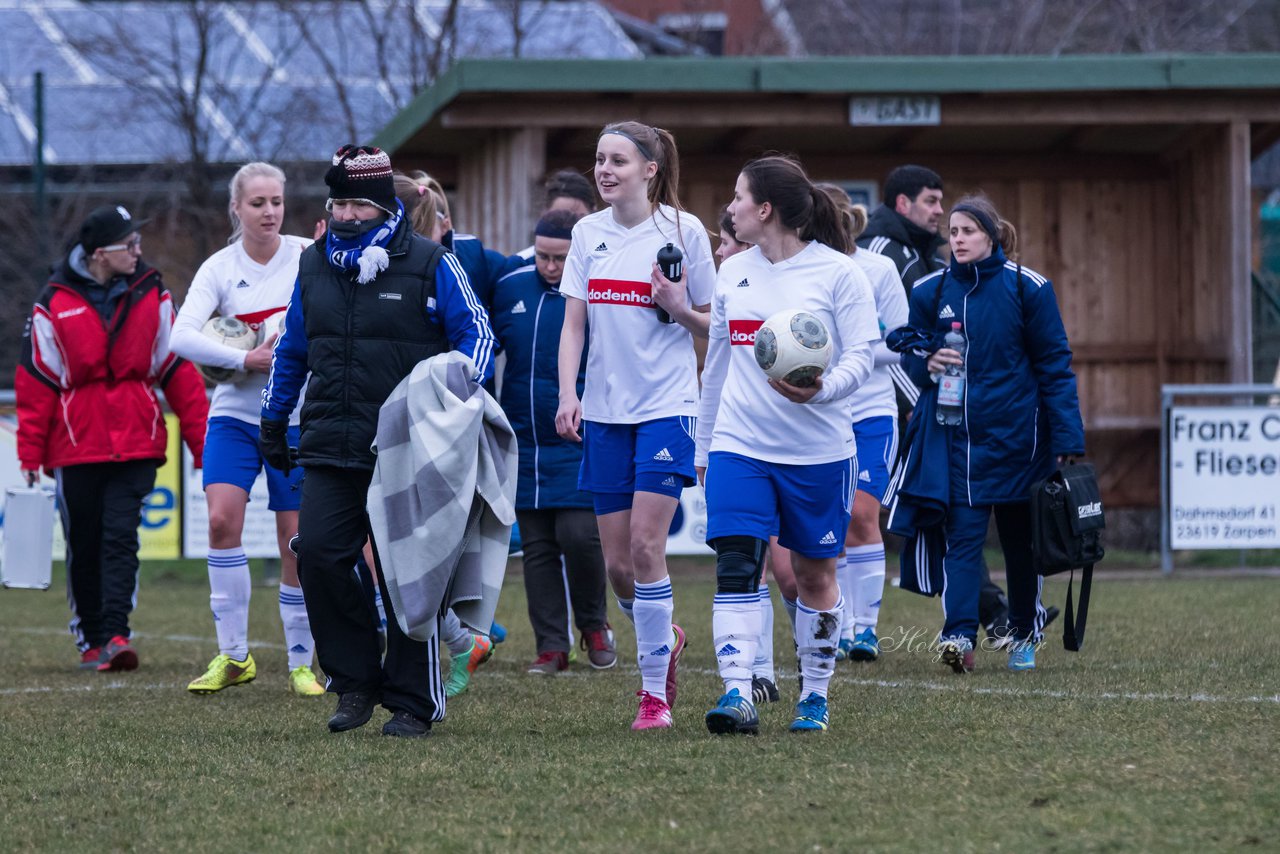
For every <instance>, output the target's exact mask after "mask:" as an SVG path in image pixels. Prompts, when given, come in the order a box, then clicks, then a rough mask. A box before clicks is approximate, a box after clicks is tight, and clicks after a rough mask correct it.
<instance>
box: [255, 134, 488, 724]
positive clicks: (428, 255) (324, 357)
mask: <svg viewBox="0 0 1280 854" xmlns="http://www.w3.org/2000/svg"><path fill="white" fill-rule="evenodd" d="M325 183H326V184H328V185H329V201H328V205H327V206H328V208H329V211H330V214H331V217H330V219H329V223H328V233H327V234H326V235H325V237H324V239H323V240H320V241H317V242H316V243H315V245H314V247H313V248H311V249H308V250H307V251H306V252H304V253H303V254H302V258H301V261H300V262H299V266H298V281H297V284H296V285H295V286H294V292H293V298H292V299H291V300H290V302H289V311H288V314H287V316H286V319H285V327H284V332H283V333H282V334H281V335H280V338H279V339H278V340H277V341H276V346H275V354H274V358H273V362H272V369H271V375H270V377H269V379H268V380H267V387H266V390H265V391H264V392H263V406H262V426H261V432H260V436H259V440H258V441H259V446H260V447H261V449H262V454H263V457H264V458H265V459H266V460H267V462H269V463H270V464H271V465H273V466H276V467H277V468H280V469H282V470H284V471H285V473H286V474H287V473H288V471H289V469H290V468H291V467H292V466H294V465H301V466H302V467H303V468H304V469H305V470H306V476H305V477H304V478H303V481H302V507H301V509H300V511H299V517H298V538H297V543H296V545H297V553H298V575H299V579H300V581H301V583H302V592H303V596H304V598H305V600H306V604H307V613H308V615H309V616H310V618H311V630H312V634H313V635H314V636H315V641H316V653H317V655H318V656H319V659H320V666H321V667H322V668H323V669H324V672H325V673H326V674H327V675H328V677H329V684H328V689H329V690H330V691H332V692H334V693H336V694H338V707H337V710H336V712H335V713H334V715H333V717H331V718H330V719H329V729H330V731H332V732H343V731H345V730H351V729H355V728H357V727H360V726H363V725H364V724H366V723H368V721H369V719H370V718H371V717H372V715H373V709H374V707H375V706H376V705H377V704H378V703H379V702H381V703H382V705H383V706H385V707H386V708H387V709H388V710H389V711H390V712H391V713H392V717H391V720H389V721H387V723H386V725H385V726H383V728H382V733H383V735H392V736H407V737H419V736H424V735H428V734H430V732H431V724H432V722H434V721H440V720H442V719H443V718H444V712H445V692H444V686H443V684H442V683H441V679H440V664H439V658H438V653H437V650H436V646H437V645H436V643H435V642H434V639H433V640H432V641H428V642H421V641H415V640H411V639H410V638H408V637H406V636H405V635H404V633H403V632H401V630H400V626H399V623H398V622H397V621H396V617H395V613H394V612H393V611H392V604H391V597H390V595H389V594H388V593H387V591H386V589H385V585H383V590H382V601H383V604H384V606H385V607H386V608H387V650H386V658H385V660H383V658H382V657H381V655H380V654H379V644H378V641H379V638H378V628H379V627H378V625H377V621H376V620H375V619H374V617H373V614H372V612H371V610H370V608H369V607H368V604H367V599H366V597H365V595H364V593H363V591H362V589H361V584H360V580H359V579H358V578H357V576H356V574H355V572H354V571H353V567H354V566H355V565H356V561H357V559H358V558H359V557H360V552H361V549H362V547H363V546H364V543H365V541H366V538H368V539H369V540H370V542H372V535H371V532H370V530H369V518H368V516H367V514H366V512H365V500H366V496H367V493H368V490H369V483H370V480H371V479H372V477H373V465H374V454H373V451H371V450H370V447H369V446H370V445H371V444H372V442H373V439H374V434H375V431H376V428H377V423H378V411H379V409H380V408H381V406H382V404H383V402H384V401H385V400H386V399H387V396H388V395H389V394H390V393H391V391H392V390H393V389H394V388H395V387H396V386H397V385H398V384H399V383H400V380H402V379H403V378H404V377H406V376H407V375H408V374H409V373H410V371H412V369H413V367H414V366H415V365H416V364H417V363H418V362H420V361H422V360H423V359H428V358H430V357H432V356H435V355H437V354H440V353H444V352H447V351H449V350H457V351H459V352H461V353H463V354H464V355H466V356H468V357H470V359H471V360H472V362H473V363H474V365H475V374H474V377H473V378H474V379H475V380H476V381H477V382H484V381H485V380H487V379H488V378H489V377H490V376H491V375H492V373H493V352H494V336H493V330H492V329H491V328H490V326H489V317H488V315H487V314H486V313H485V310H484V308H483V306H482V305H481V304H480V302H479V300H477V299H476V296H475V294H474V292H473V291H472V289H471V285H470V284H469V283H468V281H467V276H466V273H464V272H463V270H462V267H461V266H460V265H459V264H458V261H457V258H455V257H454V256H453V255H450V254H449V253H447V252H446V251H445V250H444V248H443V247H441V246H440V245H439V244H437V243H434V242H432V241H431V240H428V239H427V238H425V237H422V236H420V235H418V234H415V233H414V230H413V228H412V227H411V226H410V225H409V223H408V221H407V218H406V217H405V213H404V208H403V206H402V205H401V204H400V202H399V200H397V199H396V196H395V184H394V182H393V180H392V171H391V160H390V158H389V157H387V155H386V153H385V152H383V151H381V150H380V149H377V148H372V147H366V146H353V145H348V146H343V147H342V148H340V149H338V152H337V153H336V154H334V156H333V164H332V166H331V167H330V169H329V171H328V172H327V173H326V174H325ZM304 380H306V381H307V394H306V400H305V401H304V402H303V404H302V439H301V442H300V443H299V447H298V448H296V449H294V448H290V447H289V445H288V439H287V436H286V432H285V431H286V428H287V426H288V418H289V414H290V413H291V412H292V411H293V409H294V407H295V406H296V405H297V403H298V396H299V391H300V390H301V388H302V384H303V381H304ZM372 544H373V547H374V548H373V553H374V560H375V563H376V562H377V543H372ZM378 575H379V577H381V572H379V573H378ZM379 583H380V584H381V583H382V582H381V580H380V581H379Z"/></svg>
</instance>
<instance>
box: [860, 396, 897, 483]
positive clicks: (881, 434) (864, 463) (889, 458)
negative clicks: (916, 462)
mask: <svg viewBox="0 0 1280 854" xmlns="http://www.w3.org/2000/svg"><path fill="white" fill-rule="evenodd" d="M853 439H854V442H855V443H856V444H857V448H858V489H859V490H860V491H861V492H866V493H870V494H871V495H874V496H875V498H876V500H877V501H879V500H880V499H881V498H883V497H884V491H885V490H886V489H888V488H889V472H890V470H891V469H892V468H893V461H894V460H895V459H897V457H898V419H897V418H895V417H893V416H890V415H876V416H874V417H872V418H864V419H863V420H861V421H855V422H853Z"/></svg>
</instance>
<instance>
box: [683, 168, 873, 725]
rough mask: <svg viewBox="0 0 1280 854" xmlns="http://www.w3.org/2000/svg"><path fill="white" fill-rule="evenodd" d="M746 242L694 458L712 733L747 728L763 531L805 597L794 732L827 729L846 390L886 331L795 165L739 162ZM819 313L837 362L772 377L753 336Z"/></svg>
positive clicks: (731, 285)
mask: <svg viewBox="0 0 1280 854" xmlns="http://www.w3.org/2000/svg"><path fill="white" fill-rule="evenodd" d="M730 209H731V210H732V212H733V224H734V226H735V228H736V229H737V235H738V238H739V239H740V240H745V241H747V242H749V243H754V244H755V247H754V248H752V249H749V250H747V251H746V252H742V253H739V254H737V255H735V256H733V257H732V258H729V259H728V260H726V261H725V262H724V263H723V264H721V265H720V272H719V275H718V276H717V277H716V287H715V295H714V298H713V299H712V303H711V326H710V341H709V343H708V348H707V362H706V366H705V368H704V369H703V373H702V402H701V406H700V408H699V412H698V430H697V448H698V451H697V464H698V466H699V467H702V468H704V471H705V483H706V490H707V542H708V543H710V544H711V545H712V547H714V548H715V550H716V596H715V604H714V607H713V610H712V627H713V631H714V634H715V650H716V661H717V663H718V665H719V668H720V676H721V678H722V679H723V680H724V685H725V693H724V695H723V696H722V697H721V698H720V701H719V702H718V703H717V704H716V706H715V707H714V708H713V709H711V711H709V712H707V715H706V723H707V728H708V729H709V730H710V731H711V732H713V733H735V732H745V733H754V732H756V731H757V729H758V728H759V717H758V715H757V714H756V709H755V704H754V703H753V702H752V700H751V666H752V662H753V661H754V659H755V654H756V644H757V642H758V640H759V635H760V607H759V601H758V595H757V591H758V584H759V579H760V570H761V566H762V564H763V561H764V555H765V551H766V548H767V545H768V542H769V536H770V535H771V534H774V533H777V535H778V542H779V544H781V545H782V546H784V547H785V548H788V549H790V550H791V565H792V568H793V569H794V571H795V577H796V587H797V591H798V597H797V600H796V612H797V613H796V628H795V640H796V646H797V650H798V654H799V657H800V664H801V674H802V676H803V678H804V688H803V690H804V692H805V696H803V697H802V698H801V699H800V702H799V703H797V704H796V716H795V720H794V721H793V722H792V724H791V730H792V731H793V732H810V731H822V730H825V729H826V728H827V720H828V714H827V687H828V685H829V683H830V681H831V675H832V673H833V672H834V670H835V654H836V647H837V644H838V643H839V640H840V622H841V620H842V612H843V608H844V604H843V603H842V602H841V601H840V588H839V587H838V586H837V584H836V577H835V575H836V573H835V559H836V556H837V555H838V554H840V552H841V551H843V550H844V532H845V529H846V528H847V527H848V525H849V512H850V509H851V507H850V506H851V504H852V500H853V490H854V482H855V479H856V477H857V460H856V458H855V453H854V438H853V427H852V422H851V420H850V418H849V401H848V398H849V395H850V394H852V393H853V392H854V391H855V390H856V389H857V388H858V387H859V386H860V385H861V384H862V383H863V382H865V381H866V379H867V377H868V376H870V374H871V369H872V363H873V359H872V353H871V344H872V342H874V341H878V340H879V339H880V330H879V326H878V324H877V322H876V315H875V303H874V300H873V298H872V295H871V285H870V284H869V283H868V282H867V278H866V276H865V275H864V274H863V273H862V271H861V270H860V269H859V268H858V266H857V265H856V264H854V262H853V260H852V259H850V258H849V256H848V255H847V254H846V253H848V252H849V250H850V249H851V248H852V241H851V240H850V239H849V236H848V233H847V231H846V230H845V229H844V228H843V227H842V225H841V223H840V220H839V215H838V213H837V211H836V209H835V206H834V205H833V204H832V202H831V199H830V198H828V197H827V195H826V194H825V193H823V192H822V191H821V190H819V189H817V188H816V187H814V186H813V184H812V183H811V182H810V181H809V179H808V177H807V176H806V175H805V173H804V169H803V168H802V167H801V166H800V164H799V162H798V161H796V160H793V159H791V158H788V157H762V158H759V159H757V160H753V161H751V162H750V163H748V164H747V165H746V166H744V167H743V169H742V173H741V174H740V175H739V176H738V181H737V184H736V186H735V187H734V200H733V204H732V205H731V206H730ZM788 309H793V310H800V311H806V312H809V313H811V314H814V315H816V316H817V317H818V318H819V319H821V320H822V322H823V323H824V324H825V325H826V327H827V329H828V331H829V333H830V335H831V338H832V345H833V350H832V358H831V363H830V365H828V367H827V369H826V371H824V372H823V373H822V374H821V375H820V376H819V377H818V378H817V379H816V380H815V381H814V384H813V385H811V386H809V387H806V388H800V387H797V386H793V385H791V384H789V383H786V382H783V381H780V380H770V379H768V378H767V377H766V376H765V374H764V372H763V371H761V370H760V367H759V365H757V364H756V360H755V353H754V347H753V346H752V345H753V343H754V341H755V333H756V332H757V330H759V328H760V326H761V324H762V323H763V322H764V321H765V320H766V319H767V318H769V317H770V316H771V315H773V314H776V313H777V312H779V311H783V310H788Z"/></svg>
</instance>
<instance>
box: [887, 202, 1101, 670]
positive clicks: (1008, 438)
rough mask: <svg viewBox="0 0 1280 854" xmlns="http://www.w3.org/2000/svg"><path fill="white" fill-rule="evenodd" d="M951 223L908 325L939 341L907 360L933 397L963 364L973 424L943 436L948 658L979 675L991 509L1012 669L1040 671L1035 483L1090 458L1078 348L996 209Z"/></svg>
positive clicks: (971, 212)
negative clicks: (950, 368)
mask: <svg viewBox="0 0 1280 854" xmlns="http://www.w3.org/2000/svg"><path fill="white" fill-rule="evenodd" d="M949 221H950V242H951V252H952V262H951V265H950V266H949V267H947V268H946V269H945V270H941V271H938V272H936V273H934V274H932V275H931V276H928V277H926V278H924V279H921V280H920V281H919V282H917V283H916V286H915V287H914V288H913V290H912V293H911V312H910V318H909V321H908V323H909V325H910V326H911V327H912V328H913V329H915V330H916V331H919V332H923V333H925V334H927V335H930V336H931V339H932V343H931V344H929V345H925V346H922V347H920V348H918V349H916V350H913V351H910V352H907V353H904V354H903V356H902V364H903V366H904V367H905V368H906V369H907V371H908V372H909V374H910V375H911V378H912V379H913V380H914V381H915V383H916V384H917V385H918V386H920V388H921V389H923V390H924V391H925V392H927V393H929V394H934V395H936V393H937V383H936V378H937V376H939V375H940V374H941V373H942V372H943V371H944V370H945V368H946V366H947V365H948V364H960V363H961V362H962V361H963V362H964V363H965V364H966V388H965V394H964V421H963V423H962V424H960V425H958V426H955V427H949V428H945V429H947V430H948V431H949V433H950V455H949V460H948V466H947V468H948V476H949V495H950V504H949V507H948V509H947V518H946V553H945V558H944V561H943V572H944V576H945V579H946V581H945V586H944V588H943V595H942V600H943V613H944V618H945V624H944V626H943V629H942V634H941V642H940V646H939V652H940V654H941V659H942V661H943V662H945V663H946V664H947V665H949V666H950V667H951V668H952V669H953V670H955V671H956V672H957V673H961V672H965V671H967V670H972V669H973V646H974V641H975V640H976V638H977V630H978V593H979V590H980V588H981V584H982V546H983V542H984V541H985V540H986V535H987V524H988V520H989V518H990V515H991V511H992V510H994V511H995V517H996V528H997V530H998V532H999V534H1000V544H1001V547H1002V549H1003V551H1004V555H1005V567H1006V572H1007V573H1008V585H1009V603H1010V612H1011V614H1010V616H1011V624H1012V628H1013V631H1014V634H1015V637H1016V638H1017V639H1018V642H1017V643H1014V644H1012V645H1011V646H1010V647H1009V668H1010V669H1011V670H1031V669H1033V668H1034V667H1035V645H1036V644H1037V643H1038V642H1039V641H1040V637H1041V630H1042V629H1043V627H1044V620H1045V610H1044V607H1043V606H1042V605H1041V604H1040V579H1039V576H1037V574H1036V572H1035V569H1034V567H1033V565H1032V560H1031V538H1030V530H1031V517H1030V505H1029V500H1028V499H1029V494H1030V490H1031V484H1032V483H1034V482H1035V481H1037V480H1039V479H1041V478H1044V477H1046V476H1047V475H1048V474H1049V473H1050V472H1052V471H1053V468H1054V466H1055V463H1056V462H1058V461H1061V459H1062V458H1064V457H1067V456H1071V455H1078V454H1083V453H1084V426H1083V424H1082V422H1081V418H1080V402H1079V398H1078V396H1077V393H1076V378H1075V374H1074V373H1073V372H1072V370H1071V348H1070V347H1069V346H1068V344H1067V334H1066V330H1065V329H1064V328H1063V325H1062V316H1061V314H1059V312H1058V303H1057V300H1056V299H1055V297H1054V292H1053V285H1052V284H1051V283H1050V282H1049V280H1048V279H1046V278H1044V277H1043V276H1041V275H1040V274H1039V273H1037V272H1035V271H1034V270H1030V269H1028V268H1026V267H1022V266H1020V265H1018V264H1017V263H1016V262H1014V261H1011V260H1009V258H1008V256H1007V255H1006V254H1005V251H1006V250H1007V251H1009V252H1010V253H1012V252H1013V250H1014V249H1015V247H1016V244H1017V235H1016V233H1015V232H1014V230H1013V226H1011V225H1010V224H1009V223H1007V222H1005V221H1004V220H1002V219H1000V217H999V214H997V213H996V210H995V208H994V206H993V205H992V204H991V202H990V201H989V200H987V199H986V198H985V197H982V196H976V197H966V198H964V199H961V200H960V202H958V203H957V204H956V205H955V207H953V208H952V210H951V215H950V218H949ZM956 321H958V322H960V323H962V324H963V330H964V334H965V337H966V339H967V342H968V353H967V355H966V358H965V359H963V360H961V358H960V356H959V354H958V353H956V352H955V351H954V350H951V349H947V348H943V347H942V346H941V343H942V337H943V335H944V334H945V333H946V332H947V331H949V330H950V328H951V324H952V323H953V322H956ZM918 412H919V410H917V413H918Z"/></svg>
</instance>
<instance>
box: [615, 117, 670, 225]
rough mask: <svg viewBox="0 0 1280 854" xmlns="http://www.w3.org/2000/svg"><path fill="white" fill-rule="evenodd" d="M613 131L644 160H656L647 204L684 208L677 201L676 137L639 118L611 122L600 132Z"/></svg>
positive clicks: (655, 206) (654, 206) (655, 207)
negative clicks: (656, 167)
mask: <svg viewBox="0 0 1280 854" xmlns="http://www.w3.org/2000/svg"><path fill="white" fill-rule="evenodd" d="M605 134H617V135H618V136H621V137H623V138H625V139H628V140H630V141H631V143H632V144H633V145H634V146H635V147H636V150H637V151H639V152H640V156H641V157H642V158H644V160H645V161H646V162H647V161H650V160H651V161H653V162H654V163H657V164H658V172H657V174H655V175H654V176H653V178H652V179H651V180H650V181H649V191H648V195H649V204H650V206H652V207H653V208H654V209H657V207H658V205H668V206H670V207H673V208H675V209H676V210H677V211H682V210H684V206H683V205H681V204H680V195H679V189H680V153H679V151H677V150H676V138H675V137H674V136H672V135H671V132H670V131H668V130H664V129H662V128H655V127H650V126H649V125H646V124H643V123H642V122H635V121H626V122H613V123H612V124H608V125H605V126H604V129H603V130H601V131H600V136H604V135H605Z"/></svg>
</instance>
